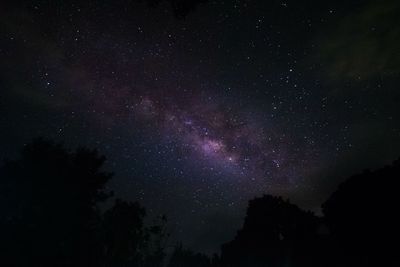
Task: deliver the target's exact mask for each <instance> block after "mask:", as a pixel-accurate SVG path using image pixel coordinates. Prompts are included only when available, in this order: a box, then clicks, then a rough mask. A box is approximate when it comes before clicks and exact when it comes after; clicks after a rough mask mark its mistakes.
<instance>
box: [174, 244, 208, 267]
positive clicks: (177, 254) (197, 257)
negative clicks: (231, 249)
mask: <svg viewBox="0 0 400 267" xmlns="http://www.w3.org/2000/svg"><path fill="white" fill-rule="evenodd" d="M187 266H191V267H211V261H210V259H209V258H208V257H207V256H206V255H204V254H201V253H195V252H193V251H191V250H189V249H185V248H183V246H182V244H178V245H177V246H176V247H175V249H174V252H173V253H172V255H171V259H170V261H169V264H168V267H187Z"/></svg>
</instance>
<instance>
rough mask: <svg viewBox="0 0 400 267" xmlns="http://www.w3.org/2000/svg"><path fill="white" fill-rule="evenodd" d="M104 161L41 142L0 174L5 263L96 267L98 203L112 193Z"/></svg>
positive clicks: (84, 152)
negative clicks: (102, 168) (106, 185)
mask: <svg viewBox="0 0 400 267" xmlns="http://www.w3.org/2000/svg"><path fill="white" fill-rule="evenodd" d="M104 160H105V158H104V157H102V156H99V155H98V153H97V151H95V150H87V149H78V150H77V151H76V152H74V153H71V152H68V151H66V150H65V149H64V148H63V147H62V146H61V145H58V144H55V143H53V142H51V141H46V140H43V139H36V140H34V141H33V142H32V143H31V144H29V145H27V146H25V147H24V149H23V151H22V155H21V158H20V159H17V160H13V161H6V162H5V163H4V165H3V166H2V167H1V169H0V205H1V206H0V208H1V222H0V223H1V232H2V233H1V236H2V238H1V240H2V247H1V249H2V252H3V258H2V260H3V261H4V262H5V263H6V264H9V265H11V264H12V265H17V266H28V265H40V266H50V265H54V264H55V263H56V264H57V265H75V266H77V265H80V266H89V265H91V266H93V264H97V263H98V262H97V257H98V255H99V253H100V249H101V247H100V246H99V242H98V241H99V236H98V235H97V234H96V232H97V228H98V227H99V224H98V222H99V216H100V213H99V210H98V208H97V205H96V204H97V203H98V202H100V201H104V200H106V199H107V198H108V197H109V196H110V193H108V192H106V191H105V184H106V182H107V181H108V180H109V179H110V178H111V176H112V175H111V174H110V173H106V172H103V171H101V170H100V168H101V166H102V164H103V162H104Z"/></svg>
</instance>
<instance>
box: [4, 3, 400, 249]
mask: <svg viewBox="0 0 400 267" xmlns="http://www.w3.org/2000/svg"><path fill="white" fill-rule="evenodd" d="M7 2H9V3H7ZM189 2H190V1H176V0H171V1H128V0H114V1H72V0H64V1H44V0H43V1H2V4H1V7H0V127H1V128H0V158H2V159H3V158H6V157H11V158H12V157H15V156H16V155H17V152H18V151H19V149H20V148H21V147H22V146H23V145H24V144H26V143H28V142H29V141H30V140H32V138H34V137H38V136H43V137H46V138H51V139H54V140H56V141H58V142H63V143H64V144H65V145H66V146H67V147H68V148H70V149H73V148H75V147H76V146H78V145H82V146H87V147H91V148H97V149H98V150H99V151H100V152H101V153H102V154H104V155H105V156H106V157H107V163H106V169H108V170H112V171H113V172H115V177H114V178H113V179H112V181H111V182H110V184H109V188H110V189H111V190H113V191H114V192H115V196H116V197H120V198H124V199H127V200H132V201H135V200H138V201H140V203H141V204H142V205H143V206H145V207H146V209H147V211H148V214H149V216H150V218H151V216H155V215H157V214H160V213H164V214H166V215H167V217H168V220H169V229H170V232H171V240H172V242H175V241H178V240H180V241H182V242H183V244H184V245H186V246H188V247H190V248H192V249H195V250H198V251H202V252H207V253H208V252H213V251H218V247H219V246H220V244H221V243H223V242H226V241H228V240H231V239H232V238H233V236H234V234H235V231H236V230H237V229H239V228H240V226H241V223H242V220H243V218H244V215H245V209H246V206H247V201H248V200H249V199H252V198H254V197H256V196H260V195H262V194H273V195H282V196H284V197H285V198H289V199H290V200H291V201H292V202H293V203H296V204H298V205H299V206H300V207H302V208H305V209H311V210H313V211H315V212H317V213H319V208H320V205H321V203H322V202H323V201H324V200H326V199H327V197H328V196H329V194H330V193H332V192H333V191H334V190H335V189H336V186H337V185H338V184H339V183H340V182H341V181H343V179H345V178H346V177H347V176H349V175H351V174H353V173H356V172H359V171H362V170H363V169H366V168H372V169H374V168H377V167H380V166H383V165H385V164H388V163H390V162H392V161H393V160H394V159H396V158H398V157H399V156H400V112H399V111H400V91H399V87H398V84H399V83H398V82H399V81H400V51H399V50H400V49H399V47H400V17H399V16H398V14H399V12H400V2H398V1H395V0H384V1H361V0H359V1H272V0H271V1H251V0H247V1H245V0H242V1H239V0H238V1H233V0H232V1H197V2H199V3H197V2H196V1H195V2H193V3H189Z"/></svg>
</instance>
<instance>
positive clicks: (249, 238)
mask: <svg viewBox="0 0 400 267" xmlns="http://www.w3.org/2000/svg"><path fill="white" fill-rule="evenodd" d="M104 161H105V158H104V157H103V156H100V155H99V154H98V152H97V151H96V150H88V149H84V148H80V149H78V150H76V151H75V152H70V151H67V150H65V149H64V148H63V147H62V146H61V145H59V144H55V143H53V142H51V141H47V140H44V139H36V140H34V141H33V142H32V143H30V144H28V145H26V146H25V147H24V148H23V150H22V153H21V157H20V158H18V159H16V160H7V161H5V162H4V164H3V165H2V166H1V167H0V212H1V213H0V265H1V266H110V267H111V266H118V267H122V266H138V267H160V266H165V264H164V263H165V258H166V254H165V247H166V240H167V237H168V235H167V232H166V223H167V221H166V218H165V217H160V218H159V220H160V221H159V222H157V223H155V224H154V225H146V224H145V223H144V222H145V216H146V212H145V209H144V208H143V207H142V206H140V205H139V203H136V202H135V203H131V202H127V201H124V200H120V199H116V200H115V201H114V204H113V205H112V206H111V208H109V209H108V210H106V211H104V212H102V211H101V209H100V208H99V204H100V203H102V202H104V201H106V200H109V199H110V197H111V196H112V194H111V192H109V191H108V190H106V188H107V187H106V184H107V182H108V181H109V180H110V179H111V178H112V174H111V173H108V172H104V171H102V166H103V163H104ZM399 178H400V160H398V161H395V162H394V163H393V164H392V165H390V166H386V167H384V168H382V169H378V170H375V171H365V172H364V173H361V174H358V175H355V176H352V177H350V178H349V179H348V180H346V181H345V182H343V183H342V184H341V185H340V186H339V188H338V189H337V191H336V192H334V193H333V194H332V195H331V197H330V198H329V199H328V200H327V201H326V202H325V203H324V204H323V205H322V211H323V217H317V216H315V215H314V214H313V213H311V212H308V211H304V210H302V209H300V208H299V207H297V206H296V205H294V204H292V203H290V202H289V200H284V199H283V198H281V197H275V196H270V195H264V196H262V197H258V198H255V199H253V200H250V201H249V206H248V209H247V213H246V217H245V220H244V224H243V227H242V228H241V229H240V230H239V231H238V232H237V234H236V236H235V237H234V239H233V240H232V241H230V242H227V243H225V244H223V245H222V246H221V255H220V256H216V255H214V257H213V258H212V259H210V258H209V257H208V256H206V255H204V254H201V253H195V252H193V251H191V250H188V249H185V248H183V246H182V245H178V246H176V247H175V250H174V252H173V253H172V255H171V256H170V260H169V263H168V264H167V266H168V267H186V266H193V267H242V266H246V267H258V266H274V267H275V266H276V267H280V266H282V267H283V266H294V267H305V266H308V267H313V266H315V267H317V266H321V267H322V266H328V267H339V266H356V267H358V266H389V267H390V266H400V260H399V259H400V257H399V255H398V254H397V246H396V245H394V244H396V242H397V241H398V240H399V237H400V234H399V225H400V220H399V216H398V205H397V202H398V201H397V186H396V185H397V184H398V183H397V180H398V179H399Z"/></svg>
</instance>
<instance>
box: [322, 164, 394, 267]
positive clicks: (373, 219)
mask: <svg viewBox="0 0 400 267" xmlns="http://www.w3.org/2000/svg"><path fill="white" fill-rule="evenodd" d="M399 178H400V161H399V160H397V161H395V162H394V163H393V164H392V165H391V166H386V167H384V168H382V169H378V170H376V171H365V172H364V173H362V174H358V175H355V176H352V177H350V178H349V179H348V180H346V181H345V182H343V183H342V184H341V185H340V186H339V188H338V190H337V191H336V192H334V193H333V194H332V196H331V197H330V198H329V199H328V200H327V201H326V202H325V203H324V204H323V205H322V208H323V213H324V215H325V220H326V222H327V224H328V226H329V227H330V229H331V232H332V238H331V240H330V241H331V244H332V247H331V250H332V253H333V255H332V258H333V259H335V264H336V265H337V266H400V260H399V259H400V257H399V256H398V254H397V247H396V246H394V245H393V244H395V243H396V242H398V240H399V238H400V235H399V225H400V220H399V214H398V205H397V202H398V197H397V195H398V192H397V184H398V180H399Z"/></svg>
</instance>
